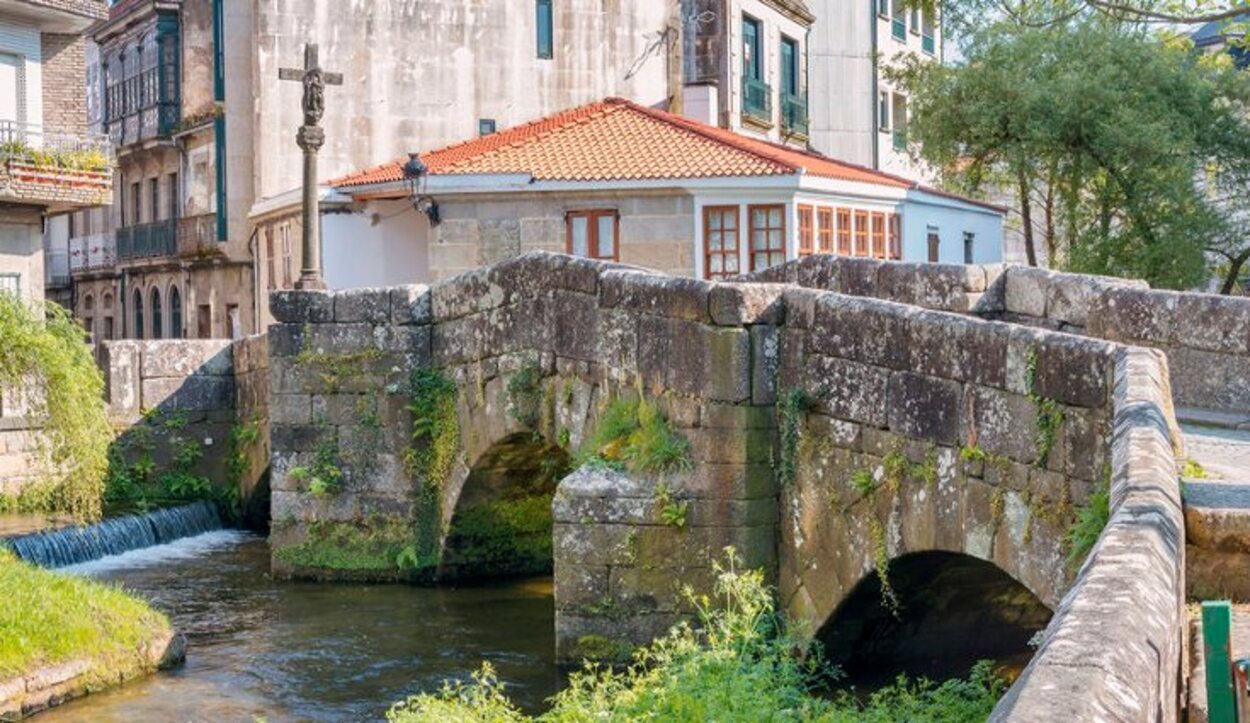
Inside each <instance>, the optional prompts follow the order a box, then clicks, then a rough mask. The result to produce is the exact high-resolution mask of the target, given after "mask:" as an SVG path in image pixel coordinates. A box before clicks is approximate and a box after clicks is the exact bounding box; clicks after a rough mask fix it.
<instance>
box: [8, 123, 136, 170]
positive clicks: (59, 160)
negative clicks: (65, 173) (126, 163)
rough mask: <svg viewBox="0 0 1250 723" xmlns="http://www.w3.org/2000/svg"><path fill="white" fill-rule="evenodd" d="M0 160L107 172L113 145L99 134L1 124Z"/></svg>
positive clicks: (110, 166) (45, 166) (111, 163)
mask: <svg viewBox="0 0 1250 723" xmlns="http://www.w3.org/2000/svg"><path fill="white" fill-rule="evenodd" d="M0 158H2V159H3V160H4V161H5V162H6V163H7V162H19V163H26V164H28V165H31V166H38V167H41V168H57V169H65V170H69V171H96V172H101V173H103V172H108V171H109V170H110V169H111V168H112V167H113V162H114V158H113V145H112V143H110V142H109V139H108V137H106V136H102V135H96V134H88V133H83V134H74V133H59V132H55V131H48V130H45V129H44V127H43V126H41V125H39V124H36V123H21V122H18V121H11V120H6V121H0Z"/></svg>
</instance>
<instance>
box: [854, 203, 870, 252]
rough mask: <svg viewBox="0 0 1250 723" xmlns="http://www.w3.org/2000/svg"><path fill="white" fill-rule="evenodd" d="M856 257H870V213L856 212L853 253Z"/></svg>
mask: <svg viewBox="0 0 1250 723" xmlns="http://www.w3.org/2000/svg"><path fill="white" fill-rule="evenodd" d="M852 254H853V255H855V256H867V255H868V212H867V211H856V212H855V248H854V250H853V251H852Z"/></svg>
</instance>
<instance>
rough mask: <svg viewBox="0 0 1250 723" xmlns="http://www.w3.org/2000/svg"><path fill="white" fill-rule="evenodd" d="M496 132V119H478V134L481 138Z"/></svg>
mask: <svg viewBox="0 0 1250 723" xmlns="http://www.w3.org/2000/svg"><path fill="white" fill-rule="evenodd" d="M494 132H495V119H494V118H478V120H477V134H478V135H479V136H488V135H490V134H492V133H494Z"/></svg>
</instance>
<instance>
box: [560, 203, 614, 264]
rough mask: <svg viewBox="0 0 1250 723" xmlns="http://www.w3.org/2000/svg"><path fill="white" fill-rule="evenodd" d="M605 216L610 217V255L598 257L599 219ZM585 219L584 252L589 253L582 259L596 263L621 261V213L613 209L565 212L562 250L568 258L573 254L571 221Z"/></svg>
mask: <svg viewBox="0 0 1250 723" xmlns="http://www.w3.org/2000/svg"><path fill="white" fill-rule="evenodd" d="M605 216H611V217H612V234H613V236H614V237H615V238H613V239H612V255H611V256H599V255H598V251H599V219H600V218H603V217H605ZM575 218H585V219H586V250H587V251H588V252H589V254H588V255H587V256H583V257H582V258H587V259H595V260H597V261H620V260H621V212H620V211H618V210H616V209H614V208H589V209H578V210H576V211H566V212H565V214H564V250H565V252H567V253H568V255H570V256H575V255H576V254H574V253H573V219H575Z"/></svg>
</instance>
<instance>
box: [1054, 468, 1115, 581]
mask: <svg viewBox="0 0 1250 723" xmlns="http://www.w3.org/2000/svg"><path fill="white" fill-rule="evenodd" d="M1110 519H1111V483H1110V481H1109V480H1104V481H1103V482H1102V483H1101V484H1099V485H1098V487H1097V488H1096V489H1095V490H1094V492H1093V494H1091V495H1090V496H1089V501H1088V502H1086V503H1085V504H1084V505H1083V506H1081V507H1078V508H1077V510H1076V521H1075V522H1073V523H1072V526H1071V527H1069V528H1068V534H1067V536H1066V538H1065V542H1066V543H1067V546H1068V563H1069V564H1071V565H1073V566H1076V565H1079V564H1081V563H1082V562H1084V561H1085V557H1086V556H1087V555H1089V553H1090V551H1091V550H1093V549H1094V545H1096V544H1098V537H1099V535H1101V534H1102V531H1103V528H1105V527H1106V526H1107V522H1108V521H1110Z"/></svg>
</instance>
